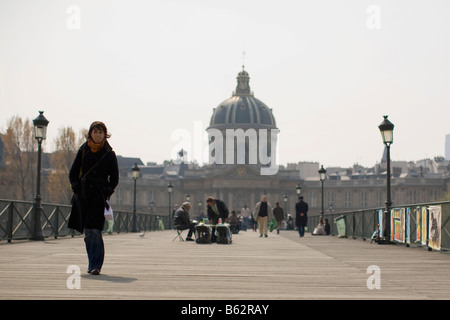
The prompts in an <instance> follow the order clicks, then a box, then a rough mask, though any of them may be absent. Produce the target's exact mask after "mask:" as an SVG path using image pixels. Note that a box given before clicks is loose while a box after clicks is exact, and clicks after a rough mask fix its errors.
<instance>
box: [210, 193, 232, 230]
mask: <svg viewBox="0 0 450 320" xmlns="http://www.w3.org/2000/svg"><path fill="white" fill-rule="evenodd" d="M206 203H207V204H208V220H209V221H210V222H212V224H218V223H219V218H221V219H222V222H225V220H226V219H227V218H228V214H229V212H228V208H227V206H226V205H225V203H224V202H223V201H221V200H219V199H214V198H213V197H209V198H208V199H207V200H206Z"/></svg>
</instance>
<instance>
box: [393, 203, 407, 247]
mask: <svg viewBox="0 0 450 320" xmlns="http://www.w3.org/2000/svg"><path fill="white" fill-rule="evenodd" d="M405 229H406V228H405V208H394V209H392V210H391V241H397V242H401V243H405V233H406V230H405Z"/></svg>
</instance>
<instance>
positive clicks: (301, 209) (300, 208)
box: [295, 200, 308, 227]
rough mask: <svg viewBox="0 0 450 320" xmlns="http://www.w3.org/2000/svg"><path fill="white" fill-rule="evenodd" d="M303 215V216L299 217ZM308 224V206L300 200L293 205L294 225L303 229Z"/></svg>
mask: <svg viewBox="0 0 450 320" xmlns="http://www.w3.org/2000/svg"><path fill="white" fill-rule="evenodd" d="M300 213H303V216H301V215H300ZM307 223H308V204H307V203H306V202H304V201H303V200H300V201H299V202H297V204H296V205H295V225H296V226H297V227H299V226H302V227H305V226H306V225H307Z"/></svg>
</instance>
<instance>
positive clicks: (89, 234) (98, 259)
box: [84, 229, 105, 271]
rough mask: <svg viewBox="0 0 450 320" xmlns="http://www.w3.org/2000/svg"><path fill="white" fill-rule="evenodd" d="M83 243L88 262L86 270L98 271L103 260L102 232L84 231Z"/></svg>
mask: <svg viewBox="0 0 450 320" xmlns="http://www.w3.org/2000/svg"><path fill="white" fill-rule="evenodd" d="M84 242H85V244H86V251H87V255H88V260H89V266H88V270H89V271H92V270H94V269H97V270H98V271H100V270H101V269H102V266H103V260H104V258H105V247H104V244H103V238H102V231H101V230H98V229H84Z"/></svg>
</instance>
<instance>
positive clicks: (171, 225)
mask: <svg viewBox="0 0 450 320" xmlns="http://www.w3.org/2000/svg"><path fill="white" fill-rule="evenodd" d="M172 191H173V186H172V184H171V183H170V182H169V185H168V186H167V192H168V193H169V221H170V222H169V224H170V228H171V229H172V228H173V221H172V220H173V217H172V213H171V212H170V211H171V210H170V209H171V208H170V204H171V203H172Z"/></svg>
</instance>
